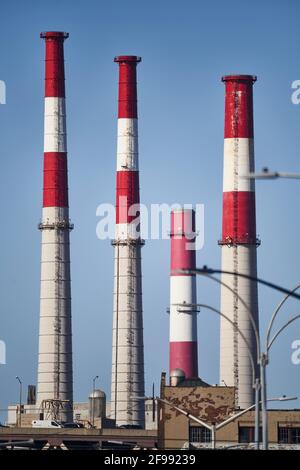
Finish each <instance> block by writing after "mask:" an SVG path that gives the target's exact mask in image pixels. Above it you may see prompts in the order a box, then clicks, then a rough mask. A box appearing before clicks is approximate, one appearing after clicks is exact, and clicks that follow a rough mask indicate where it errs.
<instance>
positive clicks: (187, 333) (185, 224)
mask: <svg viewBox="0 0 300 470" xmlns="http://www.w3.org/2000/svg"><path fill="white" fill-rule="evenodd" d="M170 237H171V277H170V373H171V372H172V371H174V369H181V370H182V371H183V372H184V374H185V377H186V378H192V377H198V343H197V306H196V303H197V293H196V276H195V274H180V273H179V271H180V270H185V269H195V268H196V252H195V211H194V210H193V209H179V210H174V211H172V213H171V232H170ZM183 304H186V306H184V305H183Z"/></svg>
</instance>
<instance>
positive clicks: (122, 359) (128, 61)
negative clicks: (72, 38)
mask: <svg viewBox="0 0 300 470" xmlns="http://www.w3.org/2000/svg"><path fill="white" fill-rule="evenodd" d="M114 60H115V62H116V63H118V64H119V107H118V108H119V109H118V148H117V194H116V238H115V240H114V241H113V245H114V247H115V275H114V314H113V348H112V382H111V384H112V385H111V418H112V419H115V420H116V424H117V425H122V424H123V425H126V424H127V425H140V426H142V427H143V426H144V419H145V412H144V402H143V400H140V399H138V398H136V399H135V397H141V396H144V393H145V390H144V345H143V310H142V273H141V247H142V245H143V240H141V237H140V223H139V218H138V216H139V204H140V196H139V163H138V120H137V117H138V116H137V86H136V66H137V64H138V63H139V62H140V61H141V58H140V57H136V56H119V57H115V59H114Z"/></svg>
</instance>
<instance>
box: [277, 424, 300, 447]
mask: <svg viewBox="0 0 300 470" xmlns="http://www.w3.org/2000/svg"><path fill="white" fill-rule="evenodd" d="M278 443H279V444H300V428H284V427H279V428H278Z"/></svg>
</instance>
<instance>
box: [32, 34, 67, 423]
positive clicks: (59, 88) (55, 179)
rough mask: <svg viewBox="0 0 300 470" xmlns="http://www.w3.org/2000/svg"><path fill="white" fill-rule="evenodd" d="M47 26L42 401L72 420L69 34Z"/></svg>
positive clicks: (45, 407) (45, 408)
mask: <svg viewBox="0 0 300 470" xmlns="http://www.w3.org/2000/svg"><path fill="white" fill-rule="evenodd" d="M68 36H69V35H68V33H63V32H46V33H41V35H40V37H41V38H42V39H44V40H45V44H46V70H45V72H46V76H45V122H44V126H45V127H44V191H43V212H42V221H41V223H40V224H39V228H40V230H41V232H42V253H41V292H40V295H41V299H40V333H39V358H38V392H37V405H38V406H39V407H40V409H41V411H44V412H45V413H46V414H49V416H51V417H55V418H58V419H62V420H64V421H72V420H73V413H72V407H73V379H72V328H71V280H70V245H69V232H70V230H71V229H72V228H73V226H72V225H71V224H70V221H69V204H68V176H67V134H66V105H65V76H64V50H63V47H64V40H65V39H66V38H68Z"/></svg>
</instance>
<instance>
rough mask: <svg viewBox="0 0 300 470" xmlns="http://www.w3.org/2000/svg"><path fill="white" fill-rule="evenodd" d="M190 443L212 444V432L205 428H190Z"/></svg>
mask: <svg viewBox="0 0 300 470" xmlns="http://www.w3.org/2000/svg"><path fill="white" fill-rule="evenodd" d="M189 436H190V437H189V441H190V442H211V431H210V430H209V429H207V428H205V427H204V426H190V429H189Z"/></svg>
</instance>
